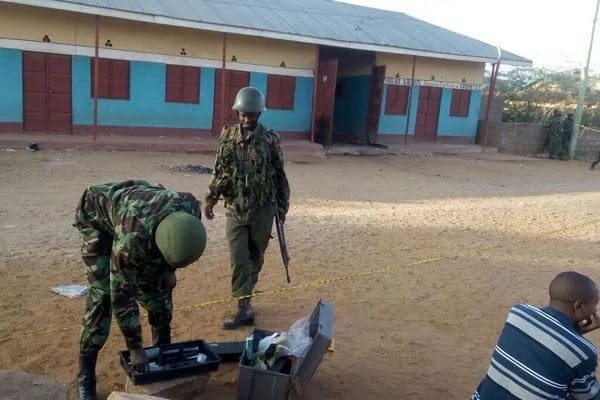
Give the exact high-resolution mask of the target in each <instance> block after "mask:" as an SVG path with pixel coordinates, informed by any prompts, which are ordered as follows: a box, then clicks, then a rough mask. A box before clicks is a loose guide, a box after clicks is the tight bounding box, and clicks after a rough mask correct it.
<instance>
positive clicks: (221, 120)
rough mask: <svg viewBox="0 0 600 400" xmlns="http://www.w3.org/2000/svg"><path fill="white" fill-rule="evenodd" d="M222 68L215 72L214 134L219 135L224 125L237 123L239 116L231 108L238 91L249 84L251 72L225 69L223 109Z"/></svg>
mask: <svg viewBox="0 0 600 400" xmlns="http://www.w3.org/2000/svg"><path fill="white" fill-rule="evenodd" d="M222 76H223V75H222V70H220V69H218V70H217V73H216V74H215V105H214V107H215V110H214V112H213V134H214V135H218V134H220V133H221V129H222V128H223V126H224V125H227V124H232V123H237V122H238V118H237V115H236V113H235V111H233V110H232V109H231V107H232V106H233V101H234V100H235V95H236V94H237V92H238V91H239V90H240V89H241V88H243V87H246V86H248V85H249V83H250V73H249V72H245V71H231V70H225V104H224V107H225V109H224V110H222V109H221V98H222V97H223V90H222V87H223V81H222Z"/></svg>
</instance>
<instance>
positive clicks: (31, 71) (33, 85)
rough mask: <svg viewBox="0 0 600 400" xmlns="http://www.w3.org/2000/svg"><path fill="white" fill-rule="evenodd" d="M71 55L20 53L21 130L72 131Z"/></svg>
mask: <svg viewBox="0 0 600 400" xmlns="http://www.w3.org/2000/svg"><path fill="white" fill-rule="evenodd" d="M71 123H72V116H71V56H64V55H57V54H41V53H30V52H24V53H23V129H24V130H25V131H37V132H63V133H65V132H71Z"/></svg>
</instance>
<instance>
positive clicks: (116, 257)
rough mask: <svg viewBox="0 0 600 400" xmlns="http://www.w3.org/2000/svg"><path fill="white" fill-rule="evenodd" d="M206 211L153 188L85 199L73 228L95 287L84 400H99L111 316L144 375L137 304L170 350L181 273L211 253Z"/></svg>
mask: <svg viewBox="0 0 600 400" xmlns="http://www.w3.org/2000/svg"><path fill="white" fill-rule="evenodd" d="M199 211H200V203H199V201H198V200H196V198H194V196H193V195H192V194H190V193H183V192H175V191H172V190H168V189H165V188H164V187H162V186H160V185H158V186H152V185H150V184H149V183H148V182H146V181H133V180H129V181H125V182H118V183H107V184H103V185H97V186H90V187H88V188H87V189H86V190H85V191H84V192H83V196H82V197H81V201H80V203H79V205H78V207H77V211H76V214H75V224H74V225H73V226H75V227H76V228H77V229H78V230H79V233H80V236H81V240H82V247H81V255H82V257H83V261H84V263H85V264H86V265H87V268H86V275H87V278H88V281H89V287H90V288H89V295H88V299H87V305H86V310H85V314H84V315H83V321H82V325H83V329H82V331H81V340H80V350H79V374H78V375H77V389H78V398H79V399H80V400H95V399H96V375H95V373H96V360H97V358H98V352H99V351H100V349H101V348H102V347H103V346H104V343H105V342H106V339H107V337H108V333H109V329H110V321H111V315H113V314H114V316H115V319H116V320H117V324H118V325H119V328H121V332H122V333H123V336H124V337H125V343H126V345H127V348H128V349H129V350H130V352H131V365H132V367H133V368H134V369H135V370H137V371H142V372H144V371H146V370H147V368H148V365H147V364H148V363H147V359H146V354H145V352H144V349H143V348H142V329H141V326H140V314H139V309H138V303H137V301H139V302H140V303H141V305H142V306H143V307H144V308H145V309H146V310H147V311H148V322H149V323H150V326H151V327H152V344H153V345H159V344H167V343H170V342H171V326H170V324H171V316H172V312H173V305H172V291H173V288H174V287H175V285H176V282H177V280H176V277H175V270H176V269H177V268H182V267H185V266H187V265H188V264H191V263H192V262H194V261H196V260H197V259H198V258H199V257H200V256H201V255H202V252H203V251H204V248H205V246H206V231H205V230H204V226H203V225H202V222H201V221H200V218H201V217H200V212H199Z"/></svg>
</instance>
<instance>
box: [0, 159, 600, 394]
mask: <svg viewBox="0 0 600 400" xmlns="http://www.w3.org/2000/svg"><path fill="white" fill-rule="evenodd" d="M212 163H213V157H212V156H204V155H194V154H169V153H141V152H67V151H52V152H50V151H48V152H46V151H42V152H38V153H29V152H25V151H17V152H8V151H1V152H0V167H1V171H2V174H1V175H0V188H2V190H0V249H1V251H0V288H1V290H0V369H15V370H23V371H27V372H33V373H37V374H42V375H46V376H49V377H52V378H54V379H57V380H59V381H62V382H66V383H68V382H70V381H72V380H73V378H74V375H75V373H76V356H77V350H78V334H79V327H78V325H79V323H80V319H81V313H82V311H83V307H84V302H85V300H84V299H68V298H65V297H61V296H58V295H56V294H54V293H52V292H51V291H50V288H51V287H53V286H56V285H59V284H67V283H85V280H84V277H83V267H82V262H81V260H80V258H79V255H78V239H77V234H76V231H75V229H74V228H72V227H71V224H72V222H73V214H74V209H75V206H76V203H77V200H78V198H79V196H80V195H81V192H82V191H83V189H84V188H85V186H86V185H89V184H93V183H102V182H107V181H116V180H122V179H127V178H144V179H148V180H150V181H155V182H161V183H162V184H164V185H165V186H167V187H172V188H175V189H178V190H185V191H191V192H193V193H195V194H197V195H198V197H200V198H203V197H204V194H205V191H206V187H207V183H208V180H209V176H208V175H198V174H190V175H186V174H184V173H174V172H171V171H170V170H168V169H167V168H165V167H163V165H169V164H179V165H183V164H204V165H210V166H212ZM286 169H287V171H288V175H289V179H290V183H291V187H292V204H291V210H290V214H289V216H288V221H287V223H286V226H287V235H288V241H289V250H290V254H291V257H292V262H291V275H292V284H291V285H289V286H288V285H287V284H286V283H285V275H284V273H283V268H282V266H281V260H280V257H279V254H278V246H277V243H276V241H272V243H271V245H270V247H269V249H268V251H267V255H266V262H265V267H264V272H263V274H262V276H261V281H260V283H259V288H258V289H259V290H261V291H262V294H261V295H260V296H258V297H257V298H256V299H255V301H254V303H255V305H256V309H257V325H258V326H260V327H262V328H267V329H281V330H285V329H287V328H288V327H289V326H290V325H291V323H292V322H293V321H294V320H296V319H298V318H300V317H302V316H305V315H307V314H308V313H310V311H311V310H312V308H313V307H314V305H315V303H316V301H317V300H318V299H319V298H324V299H327V300H329V301H331V302H332V303H333V305H334V309H335V323H334V333H335V351H333V352H329V353H328V354H327V356H326V358H325V359H324V361H323V362H322V364H321V366H320V368H319V370H318V371H317V373H316V374H315V376H314V378H313V380H312V385H311V386H310V387H307V388H305V392H304V394H305V397H306V398H307V399H347V400H352V399H361V400H362V399H388V398H396V399H408V398H411V399H465V398H467V397H468V396H469V395H470V394H471V392H472V391H473V389H474V388H475V387H476V385H477V384H478V382H479V380H480V379H481V377H482V376H483V374H484V373H485V371H486V369H487V366H488V363H489V356H490V354H491V351H492V348H493V345H494V344H495V341H496V339H497V335H498V333H499V330H500V328H501V326H502V324H503V322H504V319H505V317H506V312H507V310H508V308H509V307H510V306H511V305H513V304H515V303H518V302H529V303H532V304H536V305H544V304H545V303H546V301H547V295H546V290H547V289H546V288H547V285H548V283H549V281H550V279H551V278H552V277H553V276H554V275H555V274H556V273H557V272H559V271H562V270H566V269H574V270H577V271H580V272H583V273H586V274H589V275H590V276H592V277H593V278H594V279H595V280H596V281H597V282H600V269H599V268H598V260H599V258H600V257H599V256H600V247H599V246H598V241H599V240H600V192H599V189H600V171H590V170H588V164H584V163H579V162H574V161H573V162H559V161H554V160H540V159H524V158H521V159H519V158H516V157H505V158H502V157H499V156H494V157H491V156H486V157H485V158H484V157H478V156H476V155H470V156H459V155H427V154H423V155H397V156H381V157H361V158H358V157H328V158H326V159H304V160H302V159H296V160H294V159H292V158H291V157H290V161H288V162H287V163H286ZM205 224H206V227H207V230H208V234H209V243H208V247H207V251H206V253H205V255H204V256H203V257H202V258H201V259H200V260H199V261H198V262H197V263H195V264H194V265H192V266H189V267H188V268H186V269H185V270H182V271H181V272H180V273H178V277H179V284H178V286H177V289H176V291H175V307H176V312H175V317H174V322H173V331H174V332H173V333H174V340H177V341H181V340H191V339H195V338H203V339H205V340H210V341H213V340H218V341H228V340H242V339H243V337H244V336H245V333H246V331H244V330H238V331H233V332H225V331H222V330H221V329H220V328H219V325H220V321H221V320H222V318H223V317H224V316H227V315H229V314H230V313H231V311H232V310H233V306H234V305H233V303H217V304H213V305H207V306H203V305H202V303H205V302H210V301H213V300H219V299H226V298H228V295H229V264H228V254H227V246H226V242H225V234H224V231H225V218H224V212H223V208H222V207H221V206H218V207H217V217H216V219H215V220H214V221H212V222H205ZM363 272H369V273H367V274H363V275H357V274H358V273H363ZM339 277H343V278H345V279H339V280H338V279H335V278H339ZM328 279H331V280H332V281H326V282H324V283H323V284H320V285H304V284H307V283H310V282H315V281H319V280H328ZM285 287H290V290H289V291H283V292H281V291H279V292H276V291H274V290H275V289H280V288H285ZM144 323H145V322H144ZM145 325H146V324H145ZM144 335H145V339H146V341H148V338H149V332H148V328H147V326H145V330H144ZM591 339H592V340H593V341H595V342H597V343H600V334H598V333H595V334H592V335H591ZM123 348H124V342H123V339H122V337H121V334H120V332H118V329H116V328H115V326H114V325H113V330H112V332H111V336H110V339H109V341H108V343H107V345H106V347H105V348H104V350H103V352H102V353H101V356H100V361H99V366H98V377H99V389H100V393H101V395H102V397H101V398H103V397H104V396H106V395H107V394H108V393H110V392H111V391H112V390H117V389H123V386H124V383H125V378H124V374H123V372H122V370H121V368H120V366H119V363H118V359H117V357H116V353H117V351H119V350H122V349H123ZM235 374H236V371H235V366H232V365H222V367H221V369H220V371H219V372H217V373H215V374H213V376H212V378H211V381H210V385H209V388H208V391H207V393H206V398H207V399H216V400H221V399H234V398H235V383H232V382H233V380H234V379H235Z"/></svg>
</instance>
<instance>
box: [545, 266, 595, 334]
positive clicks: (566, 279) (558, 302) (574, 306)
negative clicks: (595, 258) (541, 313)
mask: <svg viewBox="0 0 600 400" xmlns="http://www.w3.org/2000/svg"><path fill="white" fill-rule="evenodd" d="M548 291H549V293H550V307H552V308H555V309H557V310H558V311H560V312H562V313H564V314H565V315H567V316H568V317H569V318H570V319H571V321H572V322H573V324H578V323H579V322H581V321H583V320H587V319H588V318H589V317H590V316H591V315H592V314H595V313H596V311H597V310H596V308H597V306H598V300H599V297H598V287H597V286H596V284H595V283H594V281H592V280H591V279H590V278H589V277H587V276H585V275H583V274H580V273H578V272H573V271H566V272H561V273H560V274H558V275H556V277H555V278H554V279H553V280H552V282H550V288H549V290H548Z"/></svg>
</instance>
